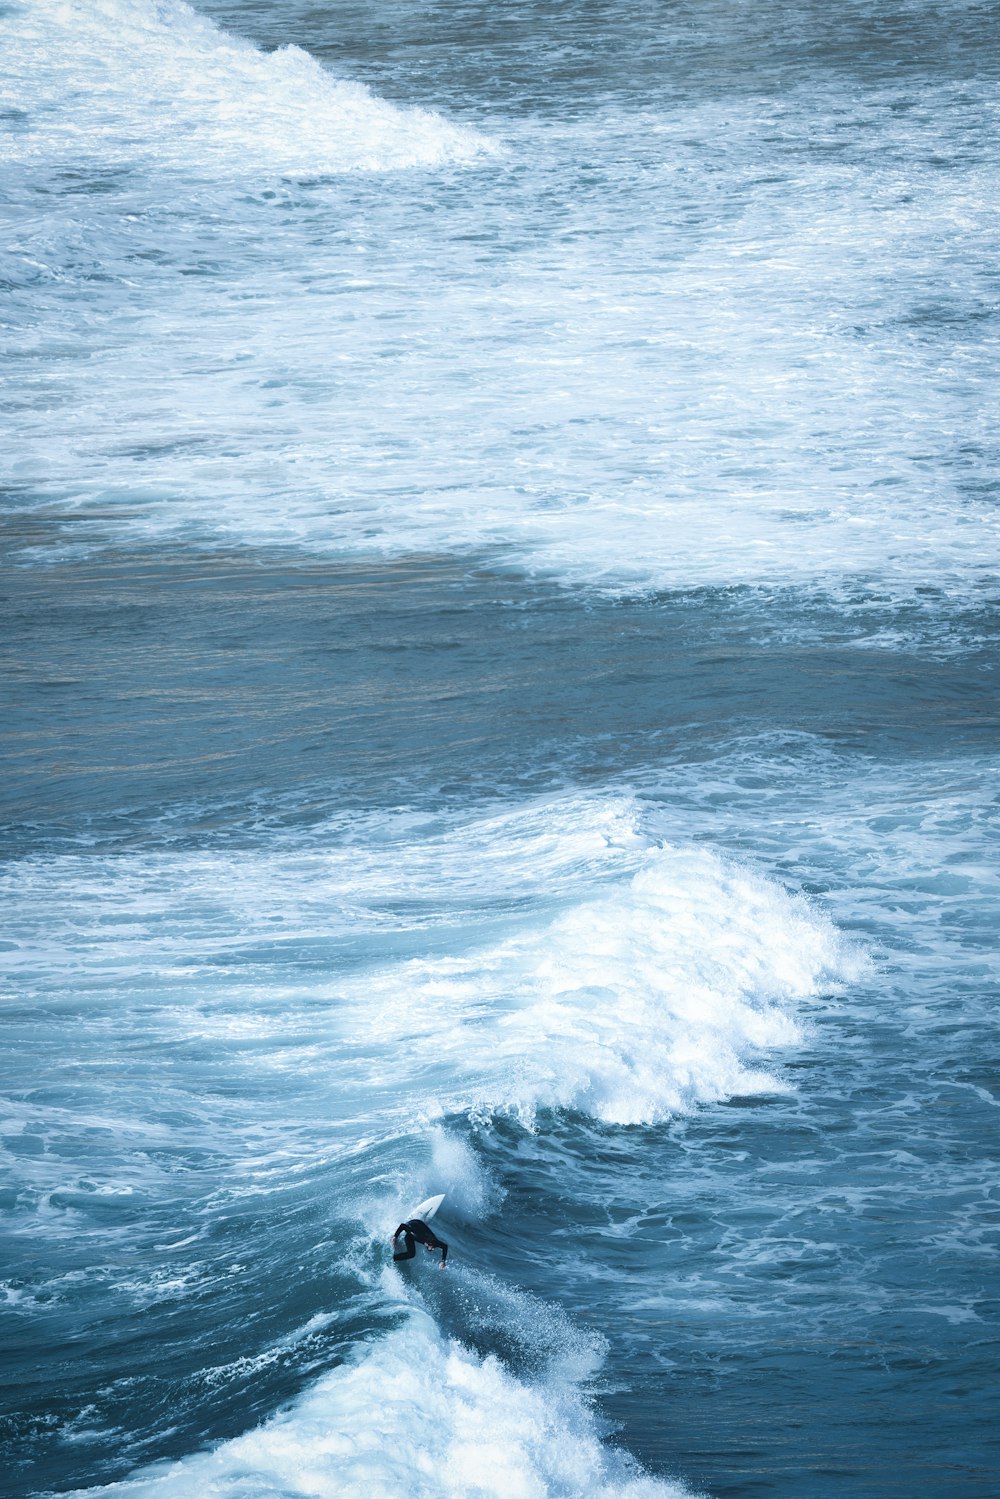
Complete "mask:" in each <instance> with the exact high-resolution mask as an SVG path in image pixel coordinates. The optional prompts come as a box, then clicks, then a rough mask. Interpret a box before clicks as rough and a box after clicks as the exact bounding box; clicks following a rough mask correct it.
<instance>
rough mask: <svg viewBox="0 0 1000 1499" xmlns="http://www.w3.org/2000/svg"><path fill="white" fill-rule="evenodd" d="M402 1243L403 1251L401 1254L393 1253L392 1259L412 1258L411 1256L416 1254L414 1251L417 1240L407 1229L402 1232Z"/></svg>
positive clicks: (415, 1250)
mask: <svg viewBox="0 0 1000 1499" xmlns="http://www.w3.org/2000/svg"><path fill="white" fill-rule="evenodd" d="M403 1244H404V1246H405V1247H404V1249H403V1253H402V1254H394V1255H393V1259H394V1260H412V1258H413V1256H414V1255H415V1254H416V1252H417V1241H416V1239H415V1238H414V1237H413V1235H412V1234H411V1233H410V1232H409V1230H407V1231H406V1232H405V1233H404V1234H403Z"/></svg>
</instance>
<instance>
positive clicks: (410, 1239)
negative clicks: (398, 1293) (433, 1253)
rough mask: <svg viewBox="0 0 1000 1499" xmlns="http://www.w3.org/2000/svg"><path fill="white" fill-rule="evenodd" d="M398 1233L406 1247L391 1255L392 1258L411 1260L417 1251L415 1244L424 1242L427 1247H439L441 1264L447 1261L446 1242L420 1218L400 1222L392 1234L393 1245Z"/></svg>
mask: <svg viewBox="0 0 1000 1499" xmlns="http://www.w3.org/2000/svg"><path fill="white" fill-rule="evenodd" d="M400 1234H402V1235H403V1242H404V1244H405V1245H406V1247H405V1249H404V1250H403V1253H402V1254H394V1255H393V1259H394V1260H412V1258H413V1256H414V1255H415V1254H416V1252H417V1245H418V1244H426V1245H427V1247H428V1249H440V1251H441V1263H442V1265H444V1264H446V1263H447V1260H448V1246H447V1244H446V1243H445V1242H444V1240H443V1239H439V1238H438V1237H437V1235H436V1234H435V1233H434V1232H433V1231H432V1230H431V1229H429V1228H428V1227H427V1224H426V1223H425V1222H424V1221H423V1219H422V1218H411V1219H410V1221H409V1222H408V1223H401V1224H400V1225H399V1227H398V1228H397V1230H396V1232H395V1233H394V1234H393V1236H392V1242H393V1245H395V1243H396V1240H397V1239H398V1238H399V1236H400Z"/></svg>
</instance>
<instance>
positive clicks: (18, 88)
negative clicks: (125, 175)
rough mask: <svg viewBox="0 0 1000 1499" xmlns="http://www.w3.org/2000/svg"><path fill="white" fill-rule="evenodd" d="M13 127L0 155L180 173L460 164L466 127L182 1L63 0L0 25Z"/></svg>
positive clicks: (483, 144) (472, 146) (475, 137)
mask: <svg viewBox="0 0 1000 1499" xmlns="http://www.w3.org/2000/svg"><path fill="white" fill-rule="evenodd" d="M5 51H6V54H7V55H6V57H5V65H6V68H7V70H8V73H9V76H10V77H11V78H12V79H13V83H14V90H13V106H14V107H15V108H16V109H19V110H21V111H23V113H24V116H25V119H26V122H27V124H26V128H24V129H22V130H21V131H19V132H18V133H17V134H16V135H14V136H12V137H11V139H10V141H9V144H8V148H7V154H8V156H9V157H10V158H12V159H14V160H22V161H25V162H26V163H28V164H31V163H37V162H38V161H39V160H41V161H45V162H47V163H48V164H53V163H58V162H59V160H60V159H64V160H65V161H66V162H67V163H72V164H73V165H74V166H79V165H80V164H82V163H87V164H90V165H95V164H97V165H99V166H101V167H103V168H105V169H107V168H108V167H116V166H117V167H120V166H131V165H134V164H136V163H143V164H146V165H150V166H157V165H158V166H162V167H173V168H179V169H182V170H183V171H185V172H186V173H187V174H189V175H190V174H191V173H194V174H195V175H204V174H205V173H206V172H207V173H208V174H210V175H212V174H217V173H219V172H222V173H224V174H225V173H236V174H239V175H241V176H245V175H251V176H259V175H273V174H275V173H277V174H287V175H293V176H294V175H305V176H324V175H334V174H338V173H342V172H378V171H390V170H398V169H400V168H406V167H432V166H439V165H442V164H444V163H448V162H469V161H472V160H474V159H475V158H476V157H479V156H482V155H484V154H485V153H488V152H490V151H491V150H492V149H493V147H492V145H491V143H490V142H489V141H488V140H487V139H486V138H485V137H484V136H482V135H479V134H478V133H477V132H476V131H474V130H471V129H468V128H465V127H463V126H459V125H454V124H451V123H449V122H448V121H447V120H445V119H443V118H442V117H441V116H440V115H437V114H434V113H432V112H431V111H430V110H425V109H400V108H397V107H396V106H395V105H392V104H389V103H387V102H385V101H384V100H381V99H379V98H377V97H376V96H375V95H374V94H373V93H372V92H371V91H370V90H369V89H368V88H366V87H365V86H364V85H363V84H360V83H355V82H352V81H349V80H340V79H337V78H335V77H333V76H332V75H331V74H330V73H329V72H327V70H326V69H325V68H323V67H322V66H321V64H320V63H319V62H317V60H316V59H315V58H313V57H311V56H310V55H309V54H308V53H306V52H304V51H302V49H301V48H299V47H294V46H288V47H281V48H279V49H278V50H277V51H276V52H272V53H264V52H261V51H260V50H259V49H258V48H256V47H254V46H253V45H251V43H249V42H246V41H243V40H242V39H241V38H238V37H234V36H230V35H229V34H228V33H227V32H224V31H223V30H221V29H220V27H218V26H217V25H216V24H215V23H214V22H213V21H210V20H208V19H206V18H205V17H203V16H199V15H198V14H197V13H196V12H195V11H194V10H192V8H191V7H190V6H189V5H187V4H185V3H184V0H64V3H62V4H58V5H56V4H51V3H43V4H41V5H40V6H39V7H38V8H37V9H34V8H28V9H27V11H26V13H25V14H23V15H22V16H21V17H20V18H19V20H18V21H17V22H16V23H15V24H12V25H11V26H10V33H9V36H8V37H7V38H6V39H5Z"/></svg>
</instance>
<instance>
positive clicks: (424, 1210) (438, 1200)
mask: <svg viewBox="0 0 1000 1499" xmlns="http://www.w3.org/2000/svg"><path fill="white" fill-rule="evenodd" d="M444 1199H445V1194H444V1192H442V1193H441V1194H440V1195H439V1196H438V1197H428V1199H427V1201H426V1202H422V1203H421V1204H420V1206H419V1207H418V1208H414V1209H413V1212H412V1213H407V1215H406V1222H407V1223H408V1222H409V1221H410V1219H411V1218H419V1219H420V1221H421V1223H428V1222H429V1221H430V1220H431V1218H433V1217H434V1214H435V1213H436V1212H437V1210H438V1208H439V1207H440V1206H441V1204H442V1202H444Z"/></svg>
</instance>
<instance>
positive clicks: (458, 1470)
mask: <svg viewBox="0 0 1000 1499" xmlns="http://www.w3.org/2000/svg"><path fill="white" fill-rule="evenodd" d="M87 1492H89V1493H90V1494H96V1493H98V1492H99V1493H101V1494H108V1495H122V1496H133V1499H194V1496H197V1499H237V1496H245V1495H248V1494H251V1493H252V1494H257V1495H260V1496H265V1495H267V1496H277V1495H283V1496H287V1499H292V1496H295V1499H298V1496H303V1499H305V1496H308V1499H327V1496H329V1499H333V1496H335V1495H336V1496H337V1499H340V1496H341V1495H344V1494H349V1495H359V1496H360V1495H365V1496H369V1495H370V1496H371V1499H389V1496H390V1495H394V1494H401V1493H405V1494H409V1495H413V1496H414V1499H471V1496H479V1499H490V1496H496V1499H681V1496H682V1495H685V1494H689V1493H690V1491H689V1490H686V1489H682V1488H681V1487H680V1486H679V1485H678V1484H674V1483H670V1482H667V1481H663V1480H658V1479H654V1478H651V1477H648V1476H646V1475H644V1474H643V1473H642V1472H641V1471H640V1470H638V1468H637V1467H636V1466H635V1464H633V1463H630V1462H629V1460H628V1459H627V1458H626V1457H624V1456H623V1455H622V1454H620V1453H618V1452H616V1451H615V1450H614V1449H611V1448H608V1447H605V1446H603V1445H602V1444H601V1442H600V1439H599V1435H598V1430H597V1426H596V1423H595V1421H594V1418H593V1416H592V1415H591V1413H590V1411H589V1409H588V1407H587V1405H586V1403H585V1401H584V1400H583V1399H582V1398H581V1396H580V1394H579V1392H578V1391H577V1390H576V1389H575V1388H574V1386H573V1385H572V1384H569V1383H548V1384H546V1385H536V1386H532V1385H528V1384H525V1383H522V1382H521V1381H519V1380H517V1379H514V1378H513V1377H512V1375H511V1374H509V1373H508V1372H507V1371H506V1370H505V1369H504V1367H503V1365H502V1364H500V1363H499V1362H498V1361H497V1360H496V1359H494V1358H485V1359H482V1358H479V1357H477V1356H476V1355H475V1354H473V1353H471V1352H470V1351H469V1350H468V1349H466V1348H463V1347H462V1345H461V1344H460V1343H458V1342H456V1341H454V1340H452V1339H447V1338H443V1337H442V1336H441V1335H440V1334H439V1333H438V1332H437V1331H436V1330H435V1328H434V1326H433V1324H432V1323H431V1322H430V1320H429V1319H427V1318H424V1317H422V1316H420V1315H416V1316H414V1317H413V1319H412V1321H411V1322H410V1323H409V1324H408V1325H407V1326H406V1327H404V1328H402V1329H401V1330H400V1331H398V1332H395V1333H392V1334H390V1336H389V1337H387V1338H385V1339H384V1340H383V1341H382V1342H380V1343H378V1344H376V1345H375V1346H374V1347H369V1348H367V1349H366V1350H365V1352H364V1356H363V1357H361V1358H360V1359H359V1360H358V1361H357V1362H354V1363H351V1364H347V1365H345V1366H343V1367H341V1368H339V1369H337V1370H335V1371H334V1372H333V1373H332V1374H329V1375H327V1376H326V1377H325V1378H324V1379H322V1380H320V1381H319V1383H318V1384H316V1385H314V1386H313V1388H312V1389H311V1390H309V1391H308V1392H307V1393H306V1394H304V1395H302V1396H301V1397H300V1398H299V1399H298V1400H296V1401H295V1403H294V1404H293V1405H292V1406H291V1407H290V1408H289V1409H288V1410H286V1411H284V1412H282V1413H281V1414H280V1415H277V1416H275V1417H273V1418H272V1419H271V1420H269V1421H267V1422H266V1423H265V1424H264V1425H263V1426H261V1427H259V1428H258V1429H257V1430H256V1431H253V1432H249V1433H248V1434H247V1435H245V1436H242V1437H238V1438H236V1439H235V1440H234V1441H230V1442H225V1443H223V1444H222V1445H221V1446H220V1447H217V1448H216V1449H215V1450H214V1451H213V1452H208V1453H203V1454H199V1455H197V1456H194V1457H188V1458H185V1459H184V1460H183V1461H181V1462H177V1463H173V1464H169V1465H163V1466H158V1467H156V1468H153V1469H150V1470H148V1471H147V1472H146V1473H144V1474H140V1475H138V1476H137V1477H135V1478H133V1479H131V1480H130V1481H128V1482H125V1483H118V1484H112V1485H111V1486H110V1487H107V1488H102V1489H101V1490H99V1491H97V1490H89V1491H87Z"/></svg>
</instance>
